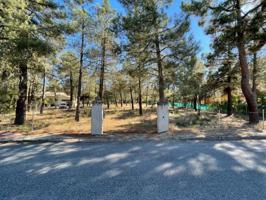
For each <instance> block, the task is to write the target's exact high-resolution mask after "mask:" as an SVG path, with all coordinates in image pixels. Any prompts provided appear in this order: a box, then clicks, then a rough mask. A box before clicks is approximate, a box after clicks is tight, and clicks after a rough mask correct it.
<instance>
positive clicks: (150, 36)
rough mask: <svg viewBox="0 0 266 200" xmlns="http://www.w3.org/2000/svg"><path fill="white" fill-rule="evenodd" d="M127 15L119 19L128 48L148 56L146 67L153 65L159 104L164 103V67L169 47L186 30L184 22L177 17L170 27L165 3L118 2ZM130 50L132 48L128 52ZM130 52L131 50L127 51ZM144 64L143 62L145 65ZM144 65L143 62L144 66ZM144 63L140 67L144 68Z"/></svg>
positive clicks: (147, 0)
mask: <svg viewBox="0 0 266 200" xmlns="http://www.w3.org/2000/svg"><path fill="white" fill-rule="evenodd" d="M120 2H121V3H122V4H123V5H124V7H125V8H126V11H127V14H126V16H124V17H123V18H122V20H121V21H122V22H121V23H122V30H123V31H124V32H125V35H126V37H127V39H128V46H129V47H134V49H135V50H133V52H136V53H137V54H140V55H141V54H142V53H143V52H148V53H149V56H148V59H147V60H148V61H149V64H150V67H151V68H153V66H154V65H156V69H154V68H153V69H154V70H155V71H156V72H157V78H158V90H159V102H161V103H165V102H166V101H167V100H166V96H165V91H164V90H165V88H166V83H165V75H164V68H165V66H164V64H165V63H166V62H167V60H169V59H170V58H171V57H172V56H173V51H171V49H172V47H174V46H175V45H176V43H177V42H178V40H179V39H181V38H182V37H184V36H185V34H186V33H187V32H188V30H189V22H188V19H187V18H184V17H180V18H179V19H175V20H174V23H170V18H169V16H168V15H167V6H168V5H170V4H171V2H172V1H169V0H143V1H138V0H133V1H132V0H131V1H129V0H120ZM131 49H132V48H131ZM131 52H132V50H131ZM147 60H146V61H147ZM146 63H147V62H146ZM146 63H145V62H144V65H146Z"/></svg>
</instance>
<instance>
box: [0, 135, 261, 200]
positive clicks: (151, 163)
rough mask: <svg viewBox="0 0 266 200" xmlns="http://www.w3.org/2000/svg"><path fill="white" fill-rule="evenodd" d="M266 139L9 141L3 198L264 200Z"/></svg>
mask: <svg viewBox="0 0 266 200" xmlns="http://www.w3.org/2000/svg"><path fill="white" fill-rule="evenodd" d="M265 158H266V141H263V140H260V141H255V140H254V141H242V142H241V141H238V142H197V141H194V142H182V143H181V142H175V141H164V142H160V141H150V140H146V141H134V142H123V143H119V142H114V143H94V144H91V143H57V144H50V143H44V144H40V145H37V144H27V145H26V144H25V145H22V144H21V145H15V144H5V145H2V146H0V177H1V179H0V184H1V190H0V196H1V199H36V198H37V199H182V200H184V199H215V200H217V199H259V200H260V199H261V200H262V199H266V190H265V187H266V160H265Z"/></svg>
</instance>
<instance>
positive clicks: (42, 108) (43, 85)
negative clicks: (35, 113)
mask: <svg viewBox="0 0 266 200" xmlns="http://www.w3.org/2000/svg"><path fill="white" fill-rule="evenodd" d="M45 79H46V73H45V69H44V71H43V81H42V96H41V108H40V114H41V115H42V114H43V110H44V106H45V102H44V101H45V82H46V80H45Z"/></svg>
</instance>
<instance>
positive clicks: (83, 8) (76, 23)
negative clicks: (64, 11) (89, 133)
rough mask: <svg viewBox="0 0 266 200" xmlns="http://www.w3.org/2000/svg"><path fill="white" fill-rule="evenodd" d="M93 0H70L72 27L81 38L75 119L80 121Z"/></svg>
mask: <svg viewBox="0 0 266 200" xmlns="http://www.w3.org/2000/svg"><path fill="white" fill-rule="evenodd" d="M90 3H91V0H73V1H71V2H70V4H69V5H70V9H71V11H72V19H71V20H72V29H73V30H74V35H75V36H76V37H78V38H79V43H78V44H77V45H78V49H79V50H78V54H79V78H78V88H77V105H76V114H75V120H76V121H79V118H80V100H81V90H82V76H83V68H84V59H85V56H86V55H85V52H86V51H87V50H86V46H88V44H87V41H88V40H86V39H88V38H89V35H90V30H91V24H92V18H91V15H90V13H89V11H88V6H89V5H90Z"/></svg>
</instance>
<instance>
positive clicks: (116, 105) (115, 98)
mask: <svg viewBox="0 0 266 200" xmlns="http://www.w3.org/2000/svg"><path fill="white" fill-rule="evenodd" d="M114 97H115V106H116V107H118V104H117V98H116V93H115V94H114Z"/></svg>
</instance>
